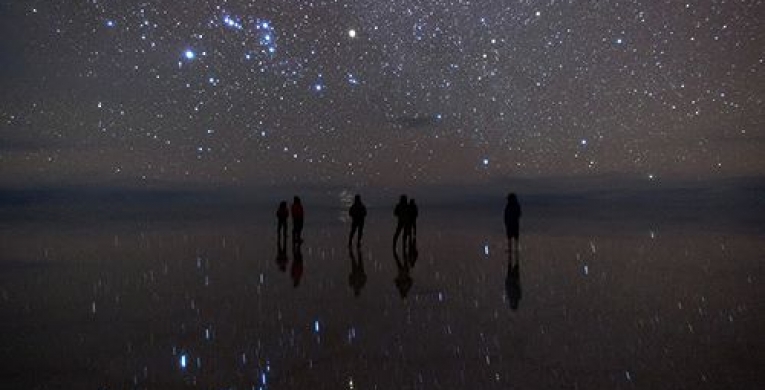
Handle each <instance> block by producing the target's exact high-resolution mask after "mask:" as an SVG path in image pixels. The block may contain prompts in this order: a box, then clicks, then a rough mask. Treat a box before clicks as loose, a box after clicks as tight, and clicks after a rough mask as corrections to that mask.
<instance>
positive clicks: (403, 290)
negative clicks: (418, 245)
mask: <svg viewBox="0 0 765 390" xmlns="http://www.w3.org/2000/svg"><path fill="white" fill-rule="evenodd" d="M406 256H407V254H406V249H405V250H404V262H403V263H402V262H401V259H400V258H399V257H398V252H397V251H396V248H395V247H394V248H393V259H395V260H396V267H397V268H398V274H397V275H396V279H395V280H394V282H395V283H396V288H397V289H398V293H399V294H400V295H401V298H402V299H403V298H406V295H407V294H408V293H409V290H410V289H411V288H412V284H413V281H412V277H411V276H409V262H408V260H407V258H406Z"/></svg>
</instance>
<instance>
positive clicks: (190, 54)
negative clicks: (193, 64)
mask: <svg viewBox="0 0 765 390" xmlns="http://www.w3.org/2000/svg"><path fill="white" fill-rule="evenodd" d="M183 56H184V57H186V59H187V60H193V59H194V58H195V57H196V56H197V55H196V53H194V52H193V51H192V50H186V51H185V52H183Z"/></svg>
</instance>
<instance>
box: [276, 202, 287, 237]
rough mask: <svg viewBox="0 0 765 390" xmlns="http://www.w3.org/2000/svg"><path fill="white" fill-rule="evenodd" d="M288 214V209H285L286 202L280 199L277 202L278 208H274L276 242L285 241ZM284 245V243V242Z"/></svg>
mask: <svg viewBox="0 0 765 390" xmlns="http://www.w3.org/2000/svg"><path fill="white" fill-rule="evenodd" d="M289 216H290V211H289V210H288V209H287V202H285V201H282V202H281V203H279V208H278V209H277V210H276V220H277V224H276V240H277V242H281V241H283V242H285V243H286V242H287V218H289ZM285 245H286V244H285Z"/></svg>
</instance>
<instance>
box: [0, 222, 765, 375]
mask: <svg viewBox="0 0 765 390" xmlns="http://www.w3.org/2000/svg"><path fill="white" fill-rule="evenodd" d="M273 212H274V210H271V208H270V207H268V208H266V207H264V208H262V209H253V210H249V211H248V213H251V214H252V215H248V214H247V213H244V214H243V215H239V216H238V217H237V218H233V219H231V218H228V217H221V218H215V216H213V217H211V218H204V219H194V220H190V221H188V222H183V219H182V218H180V219H176V220H174V222H163V221H161V220H153V219H152V218H150V217H142V218H135V219H134V220H130V219H127V220H125V219H121V220H111V221H110V220H108V219H106V218H103V219H99V218H93V219H91V220H88V221H81V222H80V223H76V224H67V223H64V222H61V221H52V222H51V221H32V222H28V223H14V224H12V225H8V226H6V227H4V228H3V230H2V234H1V235H0V240H1V241H0V253H2V254H1V255H0V293H1V296H0V313H1V314H2V318H3V320H2V321H1V322H0V324H1V325H0V341H1V342H0V345H1V347H0V361H1V362H2V366H1V367H0V376H2V382H3V388H9V389H33V388H40V389H56V388H61V389H73V388H83V389H85V388H90V389H127V388H138V389H142V388H150V389H175V388H202V389H213V388H214V389H259V388H273V389H340V388H344V389H458V388H465V389H467V388H474V389H507V388H519V389H528V388H565V389H577V388H579V389H594V388H609V389H629V388H643V389H653V388H672V389H712V388H737V389H757V388H762V386H763V384H765V374H763V371H762V364H763V362H764V361H765V352H764V351H765V338H763V337H762V336H763V333H762V330H763V329H765V314H763V313H765V305H764V304H763V302H764V301H763V300H762V297H763V295H762V293H763V288H762V283H763V278H765V270H764V269H763V265H762V259H763V254H765V242H764V241H763V240H762V236H761V235H760V234H758V233H756V232H747V231H746V230H736V229H725V230H718V229H709V226H702V224H693V223H689V224H688V223H686V224H682V225H677V226H675V225H672V224H670V223H661V224H654V225H652V224H650V223H649V224H646V223H644V221H643V222H640V223H632V222H631V221H630V220H623V221H611V222H610V223H607V224H603V223H595V222H593V223H590V222H587V220H586V219H582V220H576V218H573V219H568V220H565V221H564V220H555V219H549V218H545V217H544V216H542V215H541V214H536V215H535V213H534V212H533V210H532V211H530V212H526V213H525V215H524V218H523V219H522V228H521V241H520V249H519V251H518V253H517V254H515V255H514V256H513V257H512V258H509V252H508V245H507V242H506V239H505V237H504V228H503V226H502V219H501V210H499V211H498V212H497V213H492V212H490V211H487V210H485V211H484V212H479V213H474V212H468V211H464V210H463V211H459V210H456V211H455V210H447V209H433V210H428V208H427V207H422V209H421V217H420V219H419V221H418V225H419V226H418V236H417V243H416V256H415V250H414V249H415V248H409V249H407V250H406V252H404V251H402V250H401V249H399V250H398V252H397V254H396V255H394V252H393V250H392V243H391V239H392V235H393V231H394V221H393V216H392V214H391V211H390V210H388V209H370V215H369V217H368V220H367V226H366V235H365V240H364V243H363V245H362V246H361V247H360V248H359V249H358V250H357V249H356V248H355V245H354V247H353V249H352V250H350V251H349V249H348V247H347V245H346V242H347V233H348V228H349V225H348V223H347V222H346V221H344V217H343V216H344V214H345V212H344V211H343V210H340V209H337V210H330V209H325V210H322V211H314V210H310V209H308V210H307V222H306V228H305V231H304V237H305V242H304V243H303V244H302V245H301V246H300V248H294V247H292V245H290V244H288V245H287V247H286V253H284V254H281V256H280V254H279V251H278V247H277V241H276V228H275V218H272V217H271V216H272V215H273ZM495 214H496V215H495ZM297 250H299V253H296V251H297ZM301 258H302V261H301ZM513 265H517V268H516V269H515V270H514V272H509V271H512V268H513ZM403 295H405V297H402V296H403ZM514 307H515V308H514Z"/></svg>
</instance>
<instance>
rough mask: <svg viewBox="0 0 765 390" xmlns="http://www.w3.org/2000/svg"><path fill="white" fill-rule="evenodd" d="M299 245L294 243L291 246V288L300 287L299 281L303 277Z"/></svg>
mask: <svg viewBox="0 0 765 390" xmlns="http://www.w3.org/2000/svg"><path fill="white" fill-rule="evenodd" d="M301 246H302V245H301V244H300V243H299V242H295V243H293V244H292V257H293V258H294V260H293V261H292V269H291V270H290V275H291V276H292V286H293V287H297V286H299V285H300V279H301V278H302V277H303V251H302V249H301Z"/></svg>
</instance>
